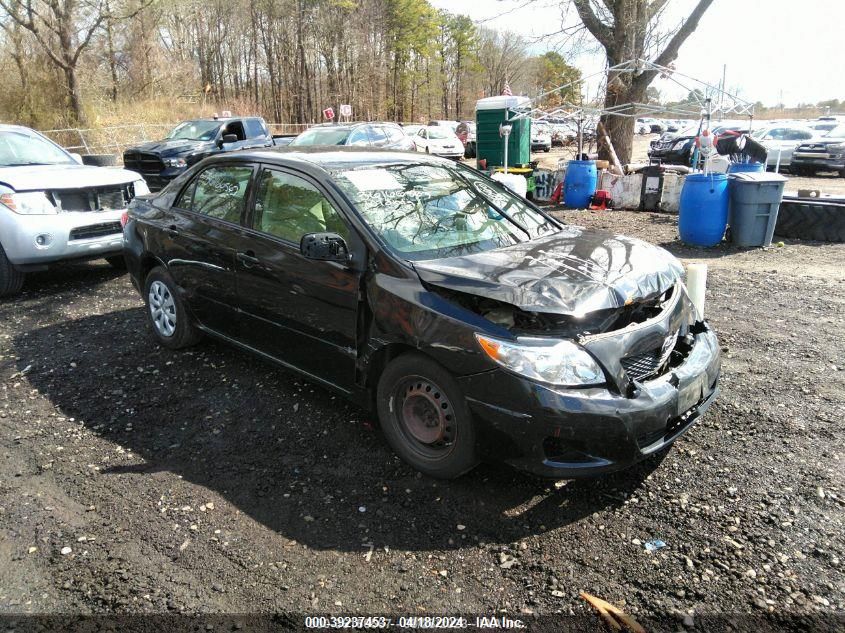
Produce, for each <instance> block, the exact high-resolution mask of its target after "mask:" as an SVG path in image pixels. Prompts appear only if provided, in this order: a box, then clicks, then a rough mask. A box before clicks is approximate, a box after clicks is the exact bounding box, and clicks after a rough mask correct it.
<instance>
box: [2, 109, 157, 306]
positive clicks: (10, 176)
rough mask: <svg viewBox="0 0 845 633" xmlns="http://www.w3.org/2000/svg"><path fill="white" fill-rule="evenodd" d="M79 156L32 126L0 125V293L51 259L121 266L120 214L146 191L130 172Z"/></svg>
mask: <svg viewBox="0 0 845 633" xmlns="http://www.w3.org/2000/svg"><path fill="white" fill-rule="evenodd" d="M81 162H82V159H81V158H80V157H79V156H78V155H76V154H71V153H69V152H67V151H65V150H64V149H62V148H61V147H59V146H58V145H56V144H55V143H53V142H52V141H50V140H49V139H47V138H45V137H44V136H42V135H41V134H39V133H38V132H35V131H34V130H30V129H29V128H25V127H21V126H18V125H0V297H2V296H6V295H10V294H14V293H16V292H17V291H19V290H20V289H21V287H22V286H23V281H24V276H25V274H26V273H27V272H32V271H36V270H45V269H46V268H47V265H48V264H51V263H53V262H58V261H63V260H72V259H96V258H99V257H103V258H105V259H106V260H107V261H108V262H109V263H110V264H112V265H113V266H121V265H122V262H123V256H122V255H121V251H122V248H123V228H122V226H121V216H122V215H123V213H124V211H125V210H126V208H127V207H128V205H129V202H130V201H131V200H132V198H134V197H135V196H136V195H142V194H146V193H149V189H148V188H147V185H146V183H145V182H144V180H143V178H141V176H140V175H139V174H136V173H135V172H133V171H127V170H125V169H116V168H110V167H93V166H88V165H82V164H81Z"/></svg>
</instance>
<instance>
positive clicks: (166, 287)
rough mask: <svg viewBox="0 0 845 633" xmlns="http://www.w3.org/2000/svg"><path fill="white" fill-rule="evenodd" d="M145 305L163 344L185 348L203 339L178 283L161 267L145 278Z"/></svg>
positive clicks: (148, 318) (154, 331)
mask: <svg viewBox="0 0 845 633" xmlns="http://www.w3.org/2000/svg"><path fill="white" fill-rule="evenodd" d="M144 305H145V306H146V313H147V323H148V324H149V326H150V330H151V331H152V333H153V336H154V337H155V338H156V340H157V341H158V342H159V344H160V345H162V346H164V347H167V348H169V349H181V348H183V347H189V346H191V345H195V344H196V343H197V342H198V341H199V340H200V338H201V334H200V332H199V330H197V328H196V327H195V326H194V324H193V322H192V320H191V315H190V313H189V312H188V310H187V307H186V306H185V302H184V301H183V300H182V297H180V296H179V294H178V292H177V286H176V283H175V282H174V281H173V278H172V277H171V276H170V274H169V273H168V272H167V271H166V270H165V269H164V268H162V267H161V266H158V267H156V268H153V269H152V270H151V271H150V274H149V275H147V278H146V280H145V281H144Z"/></svg>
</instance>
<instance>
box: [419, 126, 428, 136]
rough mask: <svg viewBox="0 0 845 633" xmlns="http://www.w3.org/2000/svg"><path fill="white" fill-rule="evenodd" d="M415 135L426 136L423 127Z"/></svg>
mask: <svg viewBox="0 0 845 633" xmlns="http://www.w3.org/2000/svg"><path fill="white" fill-rule="evenodd" d="M417 136H422V137H423V138H426V137H427V134H426V133H425V128H423V129H421V130H420V131H419V132H417Z"/></svg>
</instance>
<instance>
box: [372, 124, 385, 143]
mask: <svg viewBox="0 0 845 633" xmlns="http://www.w3.org/2000/svg"><path fill="white" fill-rule="evenodd" d="M370 140H371V141H372V142H373V145H384V144H385V143H387V133H386V132H385V130H384V128H383V127H382V126H381V125H371V126H370Z"/></svg>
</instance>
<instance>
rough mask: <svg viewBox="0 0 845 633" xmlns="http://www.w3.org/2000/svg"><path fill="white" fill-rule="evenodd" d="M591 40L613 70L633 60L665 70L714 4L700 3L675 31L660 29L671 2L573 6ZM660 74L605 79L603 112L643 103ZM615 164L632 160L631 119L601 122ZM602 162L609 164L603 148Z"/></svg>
mask: <svg viewBox="0 0 845 633" xmlns="http://www.w3.org/2000/svg"><path fill="white" fill-rule="evenodd" d="M571 1H572V4H573V5H574V6H575V9H576V10H577V11H578V15H579V16H580V18H581V21H582V22H583V26H584V28H586V29H587V30H588V31H589V32H590V34H592V36H593V37H594V38H595V39H596V40H597V41H598V42H599V44H601V46H602V47H603V48H604V50H605V53H606V54H607V64H608V66H609V67H611V68H612V67H614V66H616V65H618V64H620V63H622V62H625V61H628V60H632V59H649V60H650V61H652V62H653V63H655V64H658V65H660V66H668V65H669V64H670V63H671V62H672V61H674V60H675V59H676V58H677V57H678V51H679V50H680V48H681V45H682V44H683V43H684V42H685V41H686V39H687V38H688V37H689V36H690V35H691V34H692V33H693V31H695V29H696V28H697V27H698V22H699V20H700V19H701V16H702V15H704V12H705V11H706V10H707V9H708V8H709V7H710V5H711V4H712V3H713V0H698V2H697V4H696V5H695V7H694V8H693V9H692V11H691V12H690V14H689V15H688V16H687V18H686V20H684V21H683V22H682V23H681V24H680V25H679V26H678V27H677V28H676V29H669V30H668V31H667V30H666V29H664V28H662V26H663V25H662V22H663V20H662V19H661V18H663V16H664V13H663V12H664V9H665V8H666V5H667V4H668V3H669V0H571ZM657 75H658V71H657V70H653V69H643V70H641V71H639V72H636V73H614V72H610V73H608V77H607V89H606V94H605V106H606V107H612V106H616V105H621V104H624V103H631V102H636V103H644V102H645V101H646V91H647V89H648V87H649V85H650V84H651V82H652V81H654V79H655V78H656V77H657ZM602 123H603V124H604V126H605V128H606V129H607V131H608V133H609V135H610V140H611V142H612V143H613V145H614V147H615V149H616V153H617V155H618V156H619V159H620V160H621V161H622V162H623V163H624V162H628V161H630V159H631V146H632V143H633V137H634V119H633V118H630V117H619V116H615V117H607V116H606V117H603V118H602ZM600 157H601V158H604V159H609V158H610V157H609V152H608V151H607V148H606V147H601V148H600Z"/></svg>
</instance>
